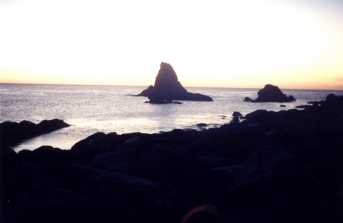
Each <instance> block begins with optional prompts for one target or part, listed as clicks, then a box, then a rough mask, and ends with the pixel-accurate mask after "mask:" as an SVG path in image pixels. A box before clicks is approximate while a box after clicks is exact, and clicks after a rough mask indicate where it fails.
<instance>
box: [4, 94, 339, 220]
mask: <svg viewBox="0 0 343 223" xmlns="http://www.w3.org/2000/svg"><path fill="white" fill-rule="evenodd" d="M19 132H20V131H19ZM342 133H343V96H335V95H329V96H328V97H327V98H326V100H324V101H321V102H315V103H311V104H309V105H307V106H304V107H303V110H295V109H291V110H288V111H279V112H272V111H265V110H258V111H255V112H252V113H250V114H247V115H246V116H244V117H242V116H241V115H240V114H239V113H235V115H234V119H233V121H232V122H231V123H228V124H225V125H223V126H221V127H219V128H212V129H204V130H202V131H196V130H187V131H186V130H173V131H170V132H166V133H160V134H143V133H130V134H122V135H118V134H116V133H109V134H105V133H96V134H94V135H92V136H89V137H87V138H86V139H84V140H81V141H80V142H78V143H76V144H75V145H74V146H73V147H72V148H71V149H70V150H60V149H58V148H52V147H49V146H44V147H41V148H38V149H36V150H34V151H25V150H24V151H21V152H19V153H15V152H14V151H13V150H12V149H11V148H10V145H11V143H8V142H6V141H5V142H6V143H3V141H2V144H1V154H2V156H1V157H2V160H1V163H2V169H1V170H2V174H1V175H2V181H1V182H4V183H3V185H2V186H3V187H2V194H1V195H2V197H3V198H4V199H2V207H3V210H4V211H3V213H4V220H5V221H3V222H6V223H7V222H15V223H17V222H19V223H20V222H35V223H40V222H59V223H61V222H64V223H65V222H82V223H88V222H92V223H93V222H138V221H140V222H141V221H143V222H152V223H154V222H156V223H157V222H167V223H169V222H170V223H176V222H180V220H181V219H182V216H184V215H185V214H186V213H187V211H188V210H189V209H191V208H192V207H194V206H198V205H202V204H211V205H214V206H215V207H217V209H218V212H219V215H220V220H221V221H222V222H237V223H238V222H244V223H245V222H247V223H248V222H249V223H250V222H287V223H289V222H340V221H341V220H343V216H342V212H341V211H340V210H341V209H342V208H343V203H342V194H343V191H342V177H341V174H340V170H341V169H342V167H343V164H342V160H343V152H342V148H343V140H342ZM2 134H3V135H2V137H1V138H2V139H5V138H4V137H3V136H6V132H5V133H4V132H2ZM13 134H14V135H15V133H14V132H12V133H11V135H12V136H13ZM7 136H8V135H7ZM16 138H19V139H20V140H23V137H21V136H20V137H19V136H16ZM26 138H27V137H26Z"/></svg>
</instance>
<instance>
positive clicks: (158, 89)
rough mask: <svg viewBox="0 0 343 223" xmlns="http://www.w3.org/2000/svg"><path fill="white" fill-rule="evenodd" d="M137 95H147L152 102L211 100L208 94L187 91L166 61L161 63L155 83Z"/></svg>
mask: <svg viewBox="0 0 343 223" xmlns="http://www.w3.org/2000/svg"><path fill="white" fill-rule="evenodd" d="M138 96H145V97H148V98H149V100H150V102H151V103H153V104H167V103H172V102H173V101H174V100H182V101H213V100H212V98H211V97H209V96H206V95H203V94H198V93H191V92H188V91H187V90H186V89H185V88H184V87H183V86H182V85H181V83H180V82H179V81H178V78H177V75H176V73H175V71H174V69H173V68H172V66H171V65H170V64H167V63H161V65H160V70H159V72H158V74H157V77H156V80H155V85H154V86H149V87H148V88H147V89H145V90H143V91H142V92H141V93H140V94H138Z"/></svg>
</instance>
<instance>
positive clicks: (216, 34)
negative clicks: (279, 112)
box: [0, 0, 343, 89]
mask: <svg viewBox="0 0 343 223" xmlns="http://www.w3.org/2000/svg"><path fill="white" fill-rule="evenodd" d="M161 61H165V62H168V63H170V64H172V66H173V67H174V69H175V70H176V72H177V74H178V76H179V79H180V80H181V82H182V83H183V84H184V85H185V86H213V87H216V86H217V87H261V86H263V85H264V84H266V83H273V84H277V85H280V86H281V87H283V88H321V89H323V88H325V89H343V1H340V0H336V1H335V0H240V1H238V0H92V1H91V0H0V82H2V83H62V84H114V85H148V84H151V83H153V81H154V78H155V76H156V74H157V71H158V68H159V64H160V62H161Z"/></svg>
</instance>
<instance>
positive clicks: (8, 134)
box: [0, 119, 69, 147]
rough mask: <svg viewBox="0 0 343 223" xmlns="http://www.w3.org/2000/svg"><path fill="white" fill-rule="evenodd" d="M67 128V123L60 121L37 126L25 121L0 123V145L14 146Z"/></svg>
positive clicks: (48, 121)
mask: <svg viewBox="0 0 343 223" xmlns="http://www.w3.org/2000/svg"><path fill="white" fill-rule="evenodd" d="M68 126H69V125H68V124H67V123H65V122H64V121H63V120H60V119H52V120H44V121H42V122H40V123H38V124H35V123H32V122H29V121H25V120H24V121H21V122H19V123H17V122H9V121H7V122H2V123H0V136H1V141H0V145H1V146H3V147H5V146H14V145H16V144H18V143H20V142H22V141H24V140H27V139H30V138H33V137H36V136H39V135H42V134H46V133H49V132H52V131H55V130H58V129H62V128H65V127H68Z"/></svg>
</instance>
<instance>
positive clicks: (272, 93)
mask: <svg viewBox="0 0 343 223" xmlns="http://www.w3.org/2000/svg"><path fill="white" fill-rule="evenodd" d="M244 101H245V102H280V103H284V102H292V101H295V98H294V97H293V96H292V95H290V96H288V95H285V94H284V93H283V92H282V91H281V90H280V88H279V87H277V86H274V85H271V84H267V85H266V86H264V88H263V89H261V90H259V91H258V93H257V98H256V99H255V100H253V99H251V98H249V97H246V98H245V99H244Z"/></svg>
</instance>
